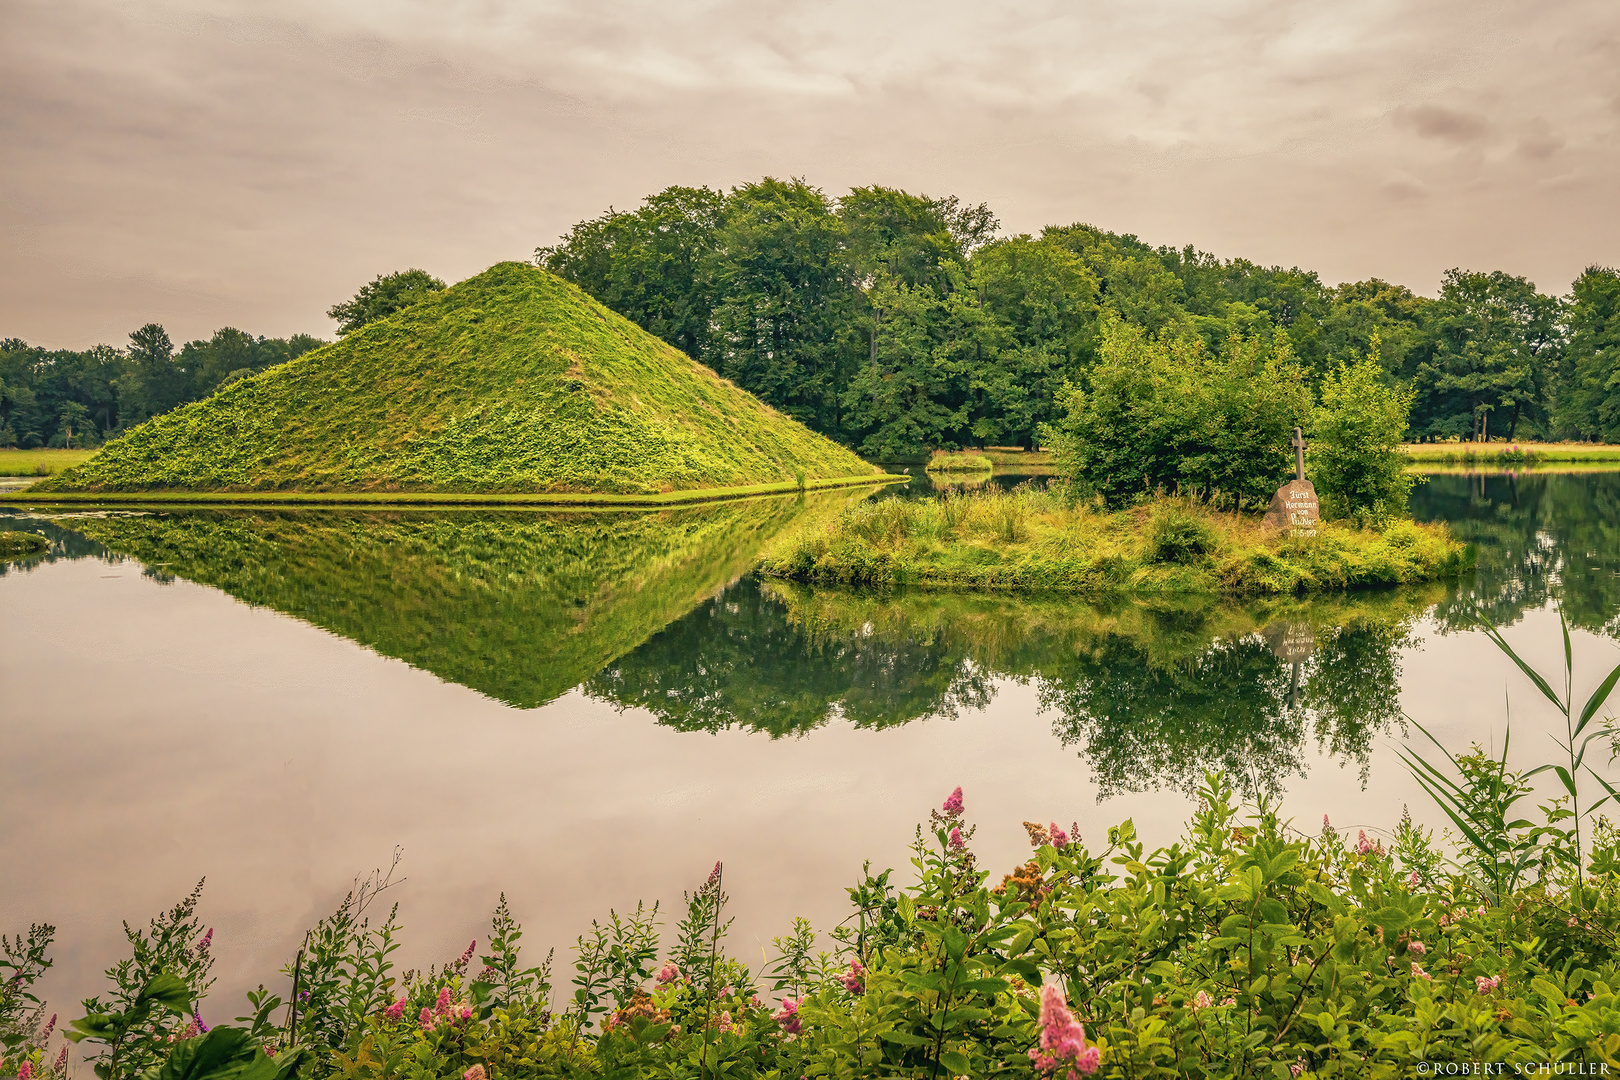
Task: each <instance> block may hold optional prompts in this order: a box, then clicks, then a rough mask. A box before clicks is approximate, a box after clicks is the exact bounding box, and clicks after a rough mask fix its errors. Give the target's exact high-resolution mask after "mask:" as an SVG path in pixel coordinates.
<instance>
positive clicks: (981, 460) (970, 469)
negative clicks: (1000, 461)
mask: <svg viewBox="0 0 1620 1080" xmlns="http://www.w3.org/2000/svg"><path fill="white" fill-rule="evenodd" d="M995 467H996V463H995V462H994V461H992V460H991V459H990V456H989V455H988V454H975V453H972V452H970V451H966V450H958V451H950V450H935V451H934V454H933V456H932V457H930V458H929V459H928V466H927V469H926V471H927V472H942V473H960V472H965V473H975V472H990V471H991V470H992V469H994V468H995Z"/></svg>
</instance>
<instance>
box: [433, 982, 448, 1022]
mask: <svg viewBox="0 0 1620 1080" xmlns="http://www.w3.org/2000/svg"><path fill="white" fill-rule="evenodd" d="M449 1014H450V988H449V987H448V986H441V987H439V1000H438V1001H436V1002H434V1003H433V1015H435V1016H448V1015H449Z"/></svg>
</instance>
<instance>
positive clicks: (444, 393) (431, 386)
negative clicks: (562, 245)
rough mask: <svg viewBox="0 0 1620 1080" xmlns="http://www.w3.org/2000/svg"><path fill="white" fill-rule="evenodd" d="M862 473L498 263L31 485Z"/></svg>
mask: <svg viewBox="0 0 1620 1080" xmlns="http://www.w3.org/2000/svg"><path fill="white" fill-rule="evenodd" d="M874 472H875V470H874V469H873V468H872V467H871V466H870V465H867V464H866V463H865V462H863V461H861V460H860V459H859V458H857V457H856V456H855V455H854V454H852V453H850V452H849V451H848V450H845V449H843V448H842V447H840V446H837V445H836V444H834V443H832V442H830V441H829V440H827V439H825V438H823V437H821V436H819V435H816V434H815V433H814V432H811V431H809V430H807V429H806V428H804V427H802V426H801V425H799V424H797V423H795V422H794V421H792V420H790V419H788V418H786V417H784V416H782V415H781V414H780V413H777V412H775V411H774V410H772V409H770V408H768V407H766V406H764V405H761V404H760V403H759V402H758V401H757V400H756V399H754V398H753V397H751V396H750V395H748V394H747V393H745V392H743V391H741V390H739V389H738V388H737V387H735V386H733V385H731V384H730V383H728V382H726V381H724V380H723V379H721V378H719V377H718V376H716V375H715V374H714V373H713V372H712V371H710V370H709V369H708V368H705V367H703V366H702V365H701V364H698V363H696V362H694V361H693V360H691V359H689V358H687V357H685V356H683V355H681V354H680V353H679V352H677V351H676V350H675V349H672V348H670V347H669V346H668V345H665V344H664V343H662V342H660V341H658V340H657V339H656V338H654V337H652V336H651V335H648V334H646V333H645V332H643V331H641V330H639V329H637V328H636V327H634V326H632V325H631V324H629V323H628V322H626V321H625V320H623V319H621V318H620V317H619V316H616V315H614V314H612V313H611V312H609V311H607V310H606V309H604V308H603V307H602V306H601V305H599V304H597V303H596V302H594V301H592V300H591V299H590V298H589V297H586V296H585V295H584V294H582V293H581V292H580V291H579V290H578V289H576V288H574V287H573V286H571V285H568V284H567V283H565V282H563V281H560V280H558V279H557V278H555V277H553V276H552V275H551V274H548V273H546V272H545V271H543V270H537V269H535V268H533V267H528V266H523V265H521V264H517V263H503V264H500V265H498V266H495V267H492V268H491V269H489V270H487V271H485V272H484V273H482V274H479V275H478V276H477V277H474V278H470V279H469V280H467V281H464V282H461V283H460V284H458V285H455V286H453V287H451V288H449V289H445V290H443V291H437V292H431V293H428V294H427V295H426V296H425V298H423V299H421V300H420V301H419V302H417V303H415V304H414V305H412V306H409V307H406V308H403V309H402V310H400V311H398V312H396V313H394V314H392V315H389V316H387V317H385V318H381V319H378V320H375V321H372V322H368V323H366V324H365V325H363V326H361V327H360V328H359V329H356V330H355V331H353V332H352V333H349V334H347V335H346V336H345V337H344V338H343V340H342V341H340V342H337V343H336V344H333V345H328V346H325V347H323V348H320V349H317V350H315V351H313V352H310V353H306V354H305V355H303V356H301V357H299V358H298V359H296V360H293V361H290V362H288V363H286V364H283V365H281V366H279V367H275V368H272V369H270V370H268V371H265V372H263V373H261V374H258V375H255V376H252V377H249V378H244V379H239V380H237V381H235V382H232V383H231V384H229V385H228V386H225V387H224V388H223V389H221V390H220V391H219V392H218V393H216V394H214V395H213V396H212V397H210V398H208V399H207V400H205V401H200V402H195V403H193V404H190V405H186V406H183V407H181V408H179V409H176V410H174V411H173V412H170V413H167V414H165V415H163V416H160V417H157V418H156V419H154V420H152V421H149V422H148V423H146V424H144V425H142V426H141V427H139V428H137V429H136V430H134V431H131V432H129V433H128V434H125V435H123V436H121V437H120V438H118V439H115V440H113V441H112V442H111V443H109V444H108V445H107V446H106V447H104V448H103V449H102V450H101V451H100V453H98V454H97V455H96V456H95V457H94V458H92V459H91V460H90V461H88V462H86V463H84V464H83V465H80V466H79V467H78V468H75V469H71V470H69V471H68V472H66V473H63V474H61V475H60V476H56V477H52V478H50V479H48V480H46V481H44V482H43V483H42V484H41V485H39V489H40V490H42V491H152V490H165V489H167V490H180V491H270V492H286V491H297V492H360V491H373V492H402V491H403V492H410V491H428V492H433V491H437V492H456V493H477V492H485V493H524V492H533V493H552V492H557V493H608V494H656V493H659V492H668V491H675V490H684V489H693V488H717V487H740V486H747V485H754V484H771V483H778V484H795V483H799V482H806V481H809V480H817V479H829V478H838V477H851V476H865V475H872V474H873V473H874Z"/></svg>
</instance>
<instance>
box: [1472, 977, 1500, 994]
mask: <svg viewBox="0 0 1620 1080" xmlns="http://www.w3.org/2000/svg"><path fill="white" fill-rule="evenodd" d="M1501 985H1502V976H1500V975H1475V976H1474V989H1475V990H1477V991H1479V992H1480V993H1481V994H1488V993H1490V992H1491V991H1492V990H1495V989H1496V988H1497V987H1498V986H1501Z"/></svg>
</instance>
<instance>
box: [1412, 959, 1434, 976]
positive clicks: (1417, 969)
mask: <svg viewBox="0 0 1620 1080" xmlns="http://www.w3.org/2000/svg"><path fill="white" fill-rule="evenodd" d="M1431 977H1432V976H1430V975H1429V973H1428V972H1427V971H1424V970H1423V965H1422V964H1420V963H1418V962H1417V961H1416V960H1414V961H1412V978H1414V979H1428V978H1431Z"/></svg>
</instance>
